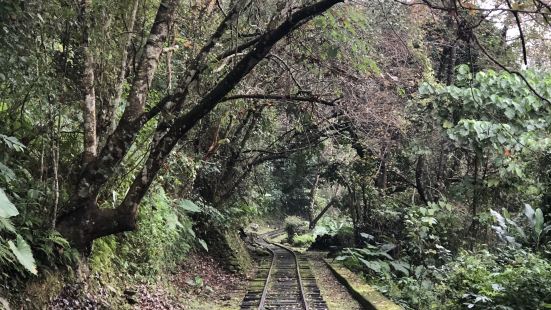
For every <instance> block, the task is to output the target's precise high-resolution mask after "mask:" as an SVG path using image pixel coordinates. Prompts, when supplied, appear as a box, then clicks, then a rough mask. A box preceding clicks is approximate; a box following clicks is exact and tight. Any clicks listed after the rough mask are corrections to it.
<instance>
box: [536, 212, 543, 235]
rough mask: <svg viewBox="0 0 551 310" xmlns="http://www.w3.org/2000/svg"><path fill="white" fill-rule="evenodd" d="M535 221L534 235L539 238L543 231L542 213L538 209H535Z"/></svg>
mask: <svg viewBox="0 0 551 310" xmlns="http://www.w3.org/2000/svg"><path fill="white" fill-rule="evenodd" d="M535 220H536V222H535V225H534V231H535V232H536V235H537V236H539V235H541V232H542V231H543V212H542V211H541V209H540V208H537V209H536V213H535Z"/></svg>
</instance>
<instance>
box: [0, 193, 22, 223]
mask: <svg viewBox="0 0 551 310" xmlns="http://www.w3.org/2000/svg"><path fill="white" fill-rule="evenodd" d="M18 214H19V211H17V208H16V207H15V205H14V204H13V203H11V201H10V200H9V199H8V196H6V193H4V190H3V189H1V188H0V217H3V218H10V217H12V216H16V215H18Z"/></svg>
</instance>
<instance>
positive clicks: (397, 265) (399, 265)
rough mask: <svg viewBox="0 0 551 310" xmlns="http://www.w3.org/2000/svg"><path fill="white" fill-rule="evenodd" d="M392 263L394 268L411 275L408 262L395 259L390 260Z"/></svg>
mask: <svg viewBox="0 0 551 310" xmlns="http://www.w3.org/2000/svg"><path fill="white" fill-rule="evenodd" d="M390 265H391V266H392V268H394V270H396V271H399V272H401V273H403V274H404V275H405V276H409V268H408V264H406V263H405V262H401V261H395V262H390Z"/></svg>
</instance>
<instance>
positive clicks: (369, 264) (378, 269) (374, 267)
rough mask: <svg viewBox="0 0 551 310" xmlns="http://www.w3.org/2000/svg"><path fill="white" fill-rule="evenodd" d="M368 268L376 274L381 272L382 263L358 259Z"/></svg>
mask: <svg viewBox="0 0 551 310" xmlns="http://www.w3.org/2000/svg"><path fill="white" fill-rule="evenodd" d="M358 259H359V260H360V261H361V262H362V263H363V264H364V265H365V266H366V267H367V268H369V269H371V270H373V271H375V272H376V273H379V272H381V268H382V266H381V263H380V262H379V261H368V260H365V259H363V258H358Z"/></svg>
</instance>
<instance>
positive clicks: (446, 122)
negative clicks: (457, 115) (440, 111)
mask: <svg viewBox="0 0 551 310" xmlns="http://www.w3.org/2000/svg"><path fill="white" fill-rule="evenodd" d="M442 127H444V128H445V129H449V128H452V127H453V123H452V122H450V121H448V120H445V121H444V123H443V124H442Z"/></svg>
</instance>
